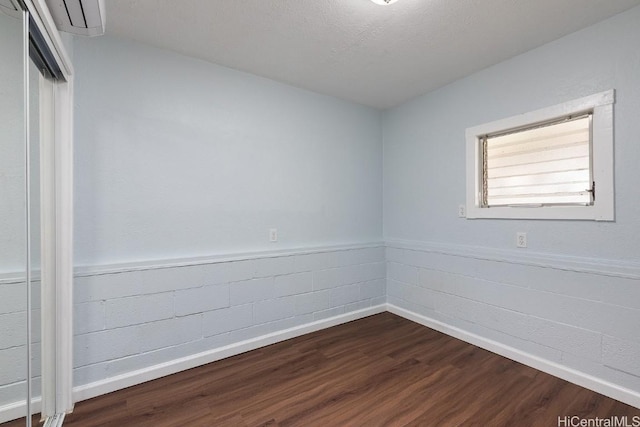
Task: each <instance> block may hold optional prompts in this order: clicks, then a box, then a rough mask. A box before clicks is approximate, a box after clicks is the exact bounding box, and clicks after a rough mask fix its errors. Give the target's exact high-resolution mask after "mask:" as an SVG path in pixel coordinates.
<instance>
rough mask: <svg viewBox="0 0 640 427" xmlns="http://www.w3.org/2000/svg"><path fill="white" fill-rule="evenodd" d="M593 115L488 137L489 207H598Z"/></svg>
mask: <svg viewBox="0 0 640 427" xmlns="http://www.w3.org/2000/svg"><path fill="white" fill-rule="evenodd" d="M590 141H591V114H587V115H582V116H580V117H577V118H566V119H564V120H562V121H556V122H553V123H546V124H543V125H539V126H536V127H531V128H528V129H523V130H517V131H513V132H503V133H500V134H495V135H487V136H486V137H484V138H482V140H481V142H482V144H483V147H482V148H483V150H482V151H483V165H482V166H483V190H482V191H483V194H482V196H483V205H484V206H487V207H490V206H511V205H534V206H535V205H558V204H561V205H565V204H581V205H588V204H591V203H592V202H593V198H592V195H593V191H592V178H591V177H592V174H591V144H590Z"/></svg>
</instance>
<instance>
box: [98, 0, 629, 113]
mask: <svg viewBox="0 0 640 427" xmlns="http://www.w3.org/2000/svg"><path fill="white" fill-rule="evenodd" d="M105 3H106V5H107V34H110V35H115V36H118V37H124V38H128V39H133V40H137V41H140V42H144V43H148V44H151V45H154V46H158V47H161V48H166V49H170V50H174V51H177V52H180V53H183V54H186V55H189V56H193V57H197V58H201V59H204V60H206V61H210V62H213V63H216V64H220V65H224V66H227V67H231V68H235V69H238V70H243V71H247V72H250V73H253V74H256V75H260V76H265V77H269V78H271V79H274V80H278V81H281V82H285V83H288V84H291V85H294V86H298V87H301V88H305V89H309V90H312V91H315V92H320V93H324V94H327V95H332V96H336V97H338V98H343V99H347V100H352V101H355V102H358V103H361V104H365V105H370V106H373V107H378V108H387V107H391V106H394V105H397V104H399V103H401V102H403V101H405V100H407V99H410V98H412V97H415V96H417V95H420V94H422V93H426V92H428V91H431V90H433V89H435V88H438V87H441V86H443V85H445V84H447V83H450V82H452V81H454V80H456V79H459V78H461V77H464V76H466V75H469V74H471V73H473V72H475V71H478V70H480V69H483V68H485V67H488V66H490V65H493V64H495V63H498V62H500V61H503V60H505V59H507V58H510V57H512V56H515V55H517V54H519V53H522V52H525V51H527V50H530V49H533V48H535V47H537V46H540V45H542V44H544V43H547V42H549V41H552V40H555V39H557V38H559V37H562V36H563V35H566V34H569V33H571V32H574V31H576V30H579V29H581V28H584V27H586V26H589V25H591V24H593V23H595V22H598V21H601V20H603V19H605V18H607V17H609V16H612V15H615V14H617V13H619V12H622V11H624V10H627V9H629V8H631V7H633V6H635V5H638V4H640V0H399V1H398V2H397V3H395V4H393V5H390V6H378V5H376V4H374V3H372V2H371V1H369V0H180V1H176V0H108V1H107V2H105Z"/></svg>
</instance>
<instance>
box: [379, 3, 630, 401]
mask: <svg viewBox="0 0 640 427" xmlns="http://www.w3.org/2000/svg"><path fill="white" fill-rule="evenodd" d="M639 23H640V7H636V8H634V9H631V10H630V11H628V12H625V13H623V14H621V15H618V16H615V17H613V18H611V19H609V20H606V21H604V22H601V23H599V24H596V25H594V26H592V27H589V28H586V29H584V30H582V31H580V32H577V33H574V34H572V35H569V36H567V37H564V38H562V39H559V40H557V41H555V42H553V43H549V44H547V45H545V46H542V47H540V48H538V49H535V50H533V51H530V52H528V53H525V54H523V55H520V56H517V57H515V58H512V59H510V60H508V61H505V62H503V63H500V64H497V65H495V66H493V67H490V68H488V69H485V70H483V71H481V72H479V73H476V74H474V75H471V76H469V77H467V78H465V79H462V80H459V81H457V82H455V83H453V84H451V85H449V86H446V87H444V88H441V89H439V90H437V91H434V92H432V93H429V94H427V95H424V96H421V97H419V98H416V99H414V100H412V101H411V102H408V103H406V104H404V105H401V106H399V107H397V108H394V109H392V110H390V111H387V112H386V113H385V115H384V118H383V133H384V139H383V141H384V142H383V145H384V236H385V240H386V242H387V301H388V303H390V304H391V305H392V308H393V307H399V309H400V310H405V312H404V313H405V314H406V313H407V311H408V312H410V313H413V314H415V315H417V317H416V318H419V319H421V321H422V322H423V323H425V324H430V325H440V327H442V328H443V330H445V331H451V330H456V331H461V332H460V334H461V335H462V336H467V337H474V338H473V339H472V342H474V341H475V342H476V343H479V344H480V345H484V344H486V345H487V347H488V348H490V349H492V350H494V351H495V350H498V351H502V353H503V354H508V355H518V356H517V357H516V359H518V360H523V361H531V360H535V361H537V362H536V363H538V362H540V361H542V362H540V364H539V365H537V366H538V367H542V368H545V367H546V368H549V367H551V368H550V371H552V372H553V373H555V374H559V373H563V372H564V373H565V374H567V373H568V374H567V375H566V376H565V378H568V379H572V380H576V378H577V381H578V382H579V383H581V384H584V385H587V386H590V387H593V386H594V385H593V383H590V381H592V380H593V379H594V378H595V379H596V380H595V382H596V383H597V384H599V385H598V386H597V387H596V388H597V389H598V390H600V391H603V392H606V393H608V394H609V395H612V396H615V397H617V398H619V399H623V400H624V399H626V400H625V401H627V402H630V403H633V404H635V405H636V406H637V405H638V404H640V403H639V402H640V333H639V332H638V331H640V244H639V243H638V236H639V235H640V187H638V185H639V184H640V167H639V163H638V160H639V159H640V137H639V135H640V120H639V118H640V25H639ZM607 89H615V90H616V98H617V100H616V103H615V105H614V115H615V124H614V126H615V129H614V131H615V189H616V195H615V203H616V221H615V222H593V221H550V220H538V221H524V220H465V219H462V218H458V216H457V206H458V205H459V204H464V201H465V129H466V128H468V127H471V126H475V125H479V124H482V123H486V122H489V121H493V120H497V119H501V118H505V117H510V116H514V115H517V114H521V113H525V112H528V111H532V110H535V109H538V108H543V107H547V106H551V105H555V104H558V103H562V102H565V101H569V100H572V99H576V98H579V97H582V96H586V95H590V94H593V93H597V92H600V91H603V90H607ZM517 231H525V232H527V233H528V246H529V247H528V248H527V249H516V247H515V236H516V232H517ZM483 343H484V344H483ZM501 349H502V350H501ZM532 356H533V359H532V358H531V357H532ZM510 357H512V356H510ZM575 372H581V374H578V375H577V376H575V375H574V374H575ZM584 374H587V376H585V375H584ZM588 376H591V377H588ZM588 378H590V379H588ZM580 381H582V382H580ZM624 389H627V391H623V390H624ZM628 390H632V392H628ZM629 396H635V397H633V398H630V397H629Z"/></svg>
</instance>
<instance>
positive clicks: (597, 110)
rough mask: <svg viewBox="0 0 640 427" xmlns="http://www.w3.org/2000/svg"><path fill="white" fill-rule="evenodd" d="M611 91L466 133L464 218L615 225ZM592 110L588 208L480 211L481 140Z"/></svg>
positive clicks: (487, 208)
mask: <svg viewBox="0 0 640 427" xmlns="http://www.w3.org/2000/svg"><path fill="white" fill-rule="evenodd" d="M614 102H615V91H614V90H613V89H611V90H607V91H604V92H600V93H596V94H594V95H590V96H586V97H584V98H580V99H575V100H572V101H568V102H565V103H562V104H558V105H554V106H552V107H547V108H542V109H540V110H536V111H532V112H529V113H525V114H521V115H518V116H513V117H509V118H506V119H501V120H496V121H494V122H491V123H485V124H482V125H479V126H474V127H470V128H468V129H467V131H466V145H467V147H466V169H467V197H466V201H467V218H469V219H480V218H492V219H573V220H595V221H613V220H614V219H615V217H614V188H613V182H614V171H613V165H614V157H613V104H614ZM586 111H591V112H592V113H593V121H592V165H593V166H592V167H593V171H592V174H593V180H594V182H595V183H596V188H595V190H596V193H595V200H594V202H593V204H592V205H588V206H577V205H575V206H569V205H567V206H532V207H529V206H494V207H482V206H481V199H482V198H481V194H480V192H481V190H482V150H481V149H480V137H481V136H483V135H487V134H492V133H497V132H503V131H506V130H509V129H516V128H522V127H526V126H528V125H533V124H536V123H541V122H546V121H550V120H553V119H557V118H559V117H563V116H569V115H572V114H577V113H581V112H586Z"/></svg>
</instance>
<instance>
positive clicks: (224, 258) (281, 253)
mask: <svg viewBox="0 0 640 427" xmlns="http://www.w3.org/2000/svg"><path fill="white" fill-rule="evenodd" d="M383 246H385V244H384V242H381V241H378V242H364V243H352V244H344V245H333V246H308V247H300V248H288V249H278V250H266V251H256V252H235V253H223V254H212V255H209V256H204V257H193V258H174V259H160V260H150V261H139V262H130V263H124V264H108V265H95V266H78V267H76V268H75V277H86V276H98V275H101V274H114V273H127V272H131V271H141V270H155V269H162V268H175V267H189V266H195V265H207V264H218V263H224V262H232V261H245V260H252V259H260V258H278V257H287V256H294V255H307V254H314V253H323V252H335V251H349V250H357V249H367V248H377V247H383ZM13 276H15V275H13ZM12 278H13V277H12ZM0 283H2V279H1V276H0Z"/></svg>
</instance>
